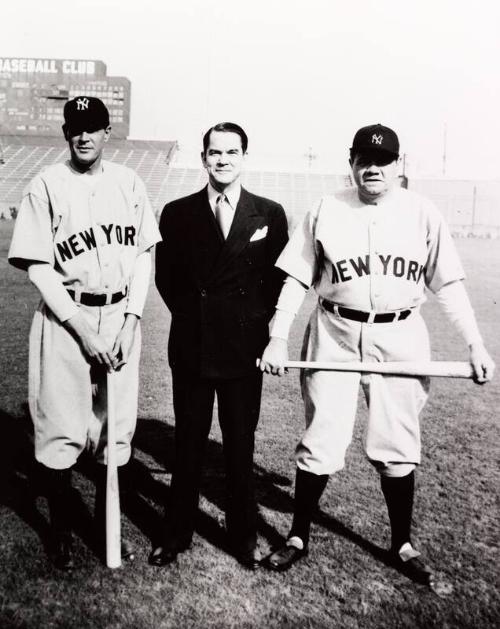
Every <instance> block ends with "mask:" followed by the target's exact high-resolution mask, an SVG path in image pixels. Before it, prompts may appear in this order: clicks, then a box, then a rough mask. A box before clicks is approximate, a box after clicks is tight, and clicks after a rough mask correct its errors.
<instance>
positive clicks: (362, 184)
mask: <svg viewBox="0 0 500 629" xmlns="http://www.w3.org/2000/svg"><path fill="white" fill-rule="evenodd" d="M350 164H351V168H352V174H353V176H354V181H355V182H356V185H357V187H358V190H359V192H360V195H361V196H362V197H366V198H369V197H378V196H383V195H384V194H385V193H386V192H387V191H388V190H389V189H390V188H391V187H392V185H393V184H394V182H395V181H396V178H397V174H398V158H397V157H396V156H394V155H392V154H390V153H387V154H384V153H382V152H373V153H369V152H367V153H359V154H357V155H356V156H355V158H354V160H351V161H350Z"/></svg>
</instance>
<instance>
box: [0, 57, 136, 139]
mask: <svg viewBox="0 0 500 629" xmlns="http://www.w3.org/2000/svg"><path fill="white" fill-rule="evenodd" d="M81 94H85V95H86V96H97V97H98V98H100V99H101V100H102V101H103V102H104V103H105V104H106V106H107V108H108V110H109V115H110V121H111V125H112V127H113V137H114V138H123V139H126V138H127V137H128V134H129V127H130V81H129V80H128V79H127V78H125V77H120V76H107V71H106V64H105V63H104V62H103V61H98V60H86V59H45V58H44V59H37V58H26V57H0V136H6V135H21V136H23V135H29V136H49V137H61V125H62V124H63V122H64V118H63V108H64V104H65V103H66V101H67V100H69V99H71V98H74V97H75V96H79V95H81Z"/></svg>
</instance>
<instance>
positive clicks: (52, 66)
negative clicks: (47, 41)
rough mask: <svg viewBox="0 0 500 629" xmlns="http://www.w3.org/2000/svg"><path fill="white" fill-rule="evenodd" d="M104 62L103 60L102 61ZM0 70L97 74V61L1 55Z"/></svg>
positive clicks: (31, 72) (7, 71) (34, 72)
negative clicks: (6, 56)
mask: <svg viewBox="0 0 500 629" xmlns="http://www.w3.org/2000/svg"><path fill="white" fill-rule="evenodd" d="M101 63H102V62H101ZM0 72H5V73H14V74H59V73H61V74H85V75H86V76H89V75H90V76H94V75H95V74H96V62H95V61H86V60H78V59H27V58H23V57H19V58H17V57H8V58H5V57H3V58H2V57H0Z"/></svg>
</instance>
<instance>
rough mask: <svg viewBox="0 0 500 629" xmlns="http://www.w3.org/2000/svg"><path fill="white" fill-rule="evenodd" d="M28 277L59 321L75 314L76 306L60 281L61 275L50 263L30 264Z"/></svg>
mask: <svg viewBox="0 0 500 629" xmlns="http://www.w3.org/2000/svg"><path fill="white" fill-rule="evenodd" d="M28 277H29V278H30V280H31V281H32V282H33V284H34V285H35V286H36V287H37V288H38V290H39V291H40V294H41V296H42V299H43V301H44V302H45V303H46V304H47V306H48V307H49V308H50V309H51V310H52V312H53V313H54V314H55V316H56V317H57V318H58V319H59V321H62V322H64V321H67V320H68V319H70V318H71V317H74V316H75V315H76V314H77V312H78V306H77V305H76V304H75V302H74V301H73V300H72V299H71V297H70V296H69V293H68V291H67V290H66V288H65V287H64V285H63V283H62V281H61V276H60V275H59V273H57V271H56V270H55V269H54V267H52V266H50V264H38V263H37V264H31V265H30V267H29V269H28Z"/></svg>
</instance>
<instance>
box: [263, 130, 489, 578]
mask: <svg viewBox="0 0 500 629" xmlns="http://www.w3.org/2000/svg"><path fill="white" fill-rule="evenodd" d="M398 156H399V141H398V138H397V135H396V133H395V132H394V131H393V130H391V129H389V128H387V127H385V126H382V125H380V124H377V125H372V126H368V127H363V128H362V129H360V130H359V131H358V132H357V133H356V135H355V136H354V140H353V144H352V148H351V151H350V165H351V168H352V172H353V176H354V180H355V183H356V187H355V188H353V189H348V190H343V191H341V192H339V193H337V194H335V195H333V196H328V197H324V198H322V199H321V201H320V202H319V204H318V205H317V207H315V208H314V209H313V210H312V211H311V212H309V213H308V214H307V215H306V216H305V218H304V220H303V221H302V224H301V225H299V226H298V227H297V229H296V231H295V232H294V234H293V236H292V238H291V239H290V241H289V243H288V245H287V246H286V247H285V249H284V251H283V252H282V254H281V256H280V257H279V259H278V261H277V266H278V267H280V268H281V269H283V270H284V271H285V272H286V273H287V274H288V277H287V279H286V280H285V283H284V286H283V290H282V292H281V295H280V298H279V300H278V304H277V311H276V316H275V319H274V322H273V327H272V330H271V340H270V342H269V344H268V346H267V348H266V350H265V351H264V354H263V356H262V360H261V362H260V369H261V370H262V371H265V372H267V373H272V374H275V375H282V374H283V372H284V369H283V364H284V362H285V361H286V360H287V355H288V354H287V338H288V331H289V328H290V325H291V323H292V321H293V318H294V316H295V314H296V312H297V311H298V309H299V307H300V304H301V303H302V300H303V298H304V295H305V292H306V291H307V289H308V288H310V287H311V286H313V287H314V289H315V290H316V292H317V294H318V303H317V306H316V308H315V309H314V311H313V312H312V314H311V318H310V321H309V324H308V327H307V330H306V333H305V339H304V345H303V359H304V360H308V361H346V362H348V361H360V360H362V361H365V362H370V361H375V362H377V361H405V360H408V361H419V360H429V358H430V348H429V339H428V334H427V330H426V327H425V324H424V321H423V319H422V317H421V315H420V305H421V304H422V303H423V302H424V300H425V294H424V290H425V288H428V289H429V290H431V291H432V292H433V293H434V294H435V295H436V296H437V298H438V300H439V302H440V304H441V305H442V306H443V309H444V311H445V313H446V315H447V316H448V317H449V318H450V320H451V321H452V322H453V323H454V324H455V326H456V327H457V329H458V331H459V332H460V334H461V335H462V337H463V338H464V340H465V342H466V343H467V345H468V346H469V349H470V362H471V364H472V367H473V370H474V374H475V376H474V377H475V381H476V382H477V383H480V384H482V383H484V382H486V381H488V380H490V379H491V377H492V375H493V369H494V364H493V361H492V360H491V358H490V356H489V355H488V353H487V351H486V349H485V348H484V345H483V342H482V339H481V335H480V333H479V330H478V327H477V324H476V320H475V317H474V313H473V310H472V308H471V305H470V302H469V300H468V297H467V294H466V292H465V288H464V286H463V281H462V280H463V279H464V272H463V269H462V266H461V264H460V261H459V259H458V256H457V253H456V251H455V247H454V244H453V241H452V238H451V236H450V233H449V231H448V228H447V226H446V223H445V221H444V219H443V217H442V215H441V214H440V213H439V211H438V210H437V209H436V208H435V207H434V205H433V204H432V203H430V202H429V201H428V200H426V199H424V198H422V197H420V196H418V195H417V194H415V193H413V192H410V191H407V190H404V189H402V188H400V187H399V186H398V184H397V165H398ZM301 384H302V395H303V399H304V404H305V415H306V430H305V433H304V435H303V437H302V439H301V441H300V443H299V445H298V446H297V451H296V462H297V476H296V484H295V502H294V518H293V523H292V528H291V530H290V534H289V536H288V539H287V542H286V544H285V545H284V546H283V547H282V548H280V549H278V550H277V551H276V552H274V553H273V554H272V555H271V556H270V557H269V560H268V565H269V567H270V568H271V569H273V570H277V571H283V570H287V569H288V568H289V567H290V566H291V565H292V564H293V563H294V562H295V561H297V560H298V559H300V558H301V557H302V556H304V555H305V554H306V553H307V548H308V542H309V529H310V524H311V519H312V517H313V514H314V512H315V509H316V508H317V504H318V501H319V499H320V496H321V494H322V492H323V490H324V488H325V486H326V483H327V480H328V477H329V475H330V474H333V473H334V472H337V471H338V470H340V469H342V467H343V466H344V457H345V452H346V449H347V447H348V445H349V443H350V441H351V438H352V431H353V424H354V419H355V414H356V405H357V398H358V389H359V385H360V384H361V385H362V387H363V389H364V393H365V396H366V399H367V403H368V407H369V418H368V426H367V430H366V438H365V450H366V455H367V457H368V459H369V461H370V462H371V463H372V464H373V465H374V467H375V469H376V470H377V471H378V472H379V474H380V478H381V485H382V492H383V494H384V497H385V500H386V503H387V508H388V512H389V520H390V524H391V534H392V543H391V551H390V553H391V557H392V560H393V562H394V563H395V564H396V565H397V566H398V567H399V569H400V570H402V571H403V572H404V573H405V574H407V575H408V576H410V577H411V578H413V579H414V580H416V581H418V582H423V583H427V584H431V583H432V580H433V576H432V572H431V570H430V569H429V568H428V567H427V566H426V565H425V563H424V562H423V561H422V560H421V559H419V552H418V551H417V550H415V548H414V547H413V545H412V541H411V537H410V524H411V514H412V507H413V494H414V476H415V468H416V466H417V465H418V464H419V463H420V430H419V413H420V411H421V410H422V408H423V406H424V404H425V402H426V399H427V393H428V379H426V378H417V377H397V376H383V375H378V374H371V375H366V376H361V375H360V374H359V373H345V372H333V371H315V370H306V371H304V372H303V374H302V380H301Z"/></svg>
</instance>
